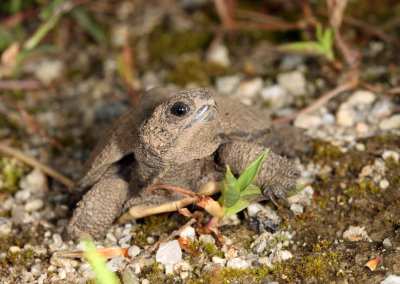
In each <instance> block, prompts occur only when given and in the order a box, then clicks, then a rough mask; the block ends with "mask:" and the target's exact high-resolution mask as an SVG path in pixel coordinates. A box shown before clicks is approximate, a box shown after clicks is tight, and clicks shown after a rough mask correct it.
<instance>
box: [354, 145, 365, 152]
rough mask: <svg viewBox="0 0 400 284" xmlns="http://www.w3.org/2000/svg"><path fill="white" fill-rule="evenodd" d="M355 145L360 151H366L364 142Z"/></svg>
mask: <svg viewBox="0 0 400 284" xmlns="http://www.w3.org/2000/svg"><path fill="white" fill-rule="evenodd" d="M355 147H356V150H357V151H360V152H363V151H365V145H364V144H363V143H356V146H355Z"/></svg>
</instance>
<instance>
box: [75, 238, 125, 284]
mask: <svg viewBox="0 0 400 284" xmlns="http://www.w3.org/2000/svg"><path fill="white" fill-rule="evenodd" d="M82 244H83V247H84V253H85V257H86V258H87V260H88V262H89V263H90V265H91V266H92V268H93V271H94V273H95V275H96V278H97V281H98V283H100V284H119V283H120V281H119V280H118V277H117V276H116V275H115V273H113V272H111V271H110V270H109V269H108V268H107V266H106V262H105V261H104V260H103V259H102V258H101V257H100V256H99V254H98V253H97V252H96V247H95V246H94V243H93V241H92V240H91V239H88V238H86V239H83V240H82Z"/></svg>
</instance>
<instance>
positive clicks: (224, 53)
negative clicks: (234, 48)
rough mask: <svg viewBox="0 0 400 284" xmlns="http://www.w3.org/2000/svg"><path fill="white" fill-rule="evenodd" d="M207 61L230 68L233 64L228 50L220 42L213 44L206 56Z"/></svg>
mask: <svg viewBox="0 0 400 284" xmlns="http://www.w3.org/2000/svg"><path fill="white" fill-rule="evenodd" d="M206 59H207V61H211V62H216V63H219V64H221V65H223V66H229V65H230V63H231V62H230V60H229V52H228V48H227V47H226V46H225V45H223V44H221V43H220V42H216V43H214V44H211V47H210V49H209V50H208V52H207V54H206Z"/></svg>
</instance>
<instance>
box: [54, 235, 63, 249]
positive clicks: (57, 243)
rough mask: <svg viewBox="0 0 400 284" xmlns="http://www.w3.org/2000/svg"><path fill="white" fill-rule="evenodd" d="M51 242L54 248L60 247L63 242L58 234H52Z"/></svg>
mask: <svg viewBox="0 0 400 284" xmlns="http://www.w3.org/2000/svg"><path fill="white" fill-rule="evenodd" d="M53 242H54V244H55V245H56V246H58V247H59V246H61V245H62V243H63V241H62V238H61V235H60V234H53Z"/></svg>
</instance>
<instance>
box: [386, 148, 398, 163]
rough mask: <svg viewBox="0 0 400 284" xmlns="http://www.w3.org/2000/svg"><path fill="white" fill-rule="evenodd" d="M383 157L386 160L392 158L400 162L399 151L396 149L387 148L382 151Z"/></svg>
mask: <svg viewBox="0 0 400 284" xmlns="http://www.w3.org/2000/svg"><path fill="white" fill-rule="evenodd" d="M382 158H383V159H385V160H387V159H389V158H392V159H393V160H394V161H395V162H396V163H398V162H399V153H398V152H396V151H391V150H385V151H384V152H383V153H382Z"/></svg>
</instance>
